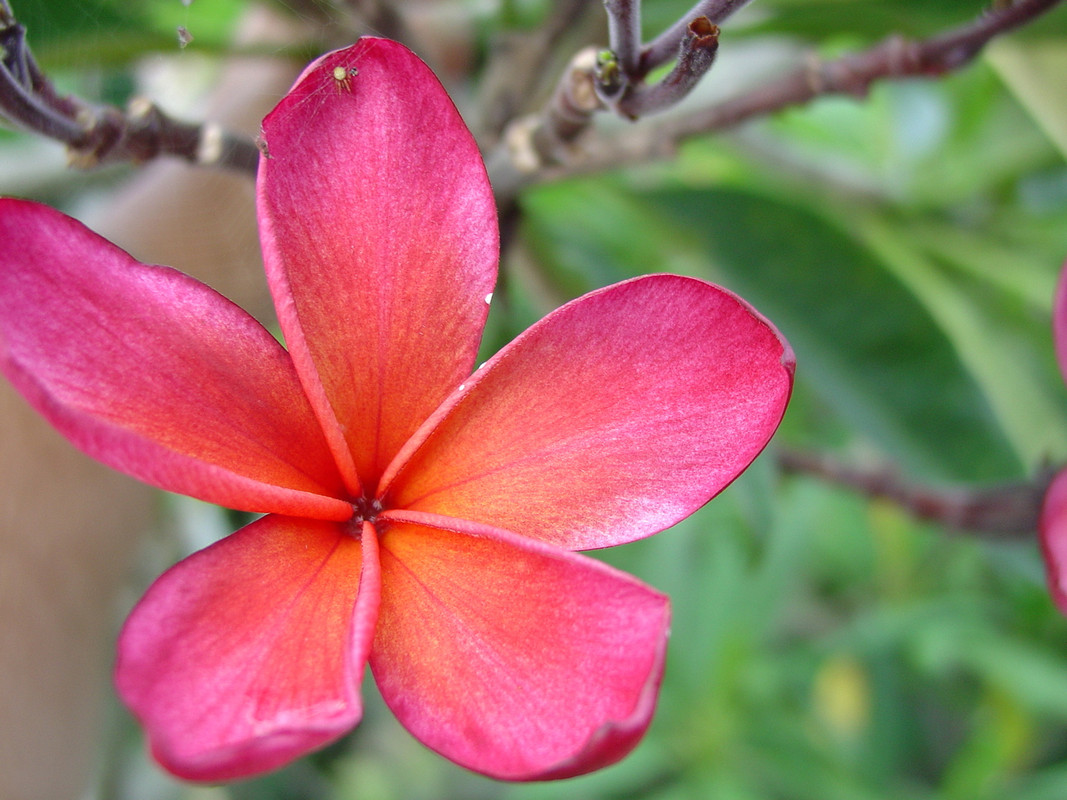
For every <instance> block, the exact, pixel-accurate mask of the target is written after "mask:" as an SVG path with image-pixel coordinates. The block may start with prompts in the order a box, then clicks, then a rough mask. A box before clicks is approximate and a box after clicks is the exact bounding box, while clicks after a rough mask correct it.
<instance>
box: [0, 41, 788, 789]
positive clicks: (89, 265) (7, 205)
mask: <svg viewBox="0 0 1067 800" xmlns="http://www.w3.org/2000/svg"><path fill="white" fill-rule="evenodd" d="M263 140H264V143H265V145H264V148H265V149H264V157H263V158H262V159H261V162H260V169H259V175H258V179H257V203H258V215H259V223H260V231H261V239H262V245H263V256H264V262H265V265H266V272H267V280H268V283H269V286H270V289H271V292H272V294H273V297H274V301H275V306H276V308H277V313H278V319H279V322H280V325H281V329H282V332H283V334H284V337H285V341H286V345H287V348H288V349H285V348H283V347H282V346H281V345H280V344H278V342H277V341H276V340H275V339H274V337H272V336H271V334H270V333H269V332H268V331H267V330H266V329H265V328H263V327H262V326H261V325H260V324H259V323H258V322H256V321H255V320H253V319H252V318H251V317H250V316H249V315H248V314H246V313H245V312H244V311H243V310H241V309H240V308H238V307H237V306H235V305H233V304H232V303H230V302H229V301H228V300H226V299H225V298H223V297H222V296H221V295H219V294H217V293H216V292H214V291H213V290H212V289H210V288H208V287H207V286H204V285H203V284H200V283H199V282H197V281H195V280H194V279H192V278H189V277H187V276H185V275H183V274H181V273H178V272H176V271H174V270H171V269H168V268H166V267H157V266H148V265H144V264H141V263H139V262H137V261H135V260H134V259H133V258H132V257H131V256H129V255H127V254H126V253H125V252H123V251H121V250H120V249H118V248H117V247H115V246H114V245H112V244H110V243H109V242H107V241H106V240H104V239H102V238H101V237H99V236H97V235H96V234H94V233H92V232H91V231H89V230H87V229H86V228H85V227H84V226H82V225H81V224H80V223H78V222H76V221H74V220H72V219H70V218H68V217H66V216H64V215H62V214H60V213H59V212H56V211H53V210H51V209H49V208H47V207H45V206H41V205H38V204H35V203H31V202H26V201H20V200H11V199H4V200H0V259H2V261H3V266H2V269H0V366H2V369H3V372H4V374H5V375H6V376H7V378H8V379H9V380H10V381H11V383H12V384H13V385H14V386H15V387H16V389H18V390H19V391H20V392H21V393H22V395H23V396H24V397H25V398H26V399H27V400H28V401H29V403H30V404H31V405H33V406H34V407H35V408H36V409H37V410H38V411H39V412H40V413H41V414H42V415H43V416H44V417H46V418H47V419H48V420H49V421H50V422H51V423H52V424H53V425H54V426H55V427H56V428H57V429H58V430H59V431H60V432H62V433H63V434H64V435H65V436H66V437H67V438H68V439H69V440H70V441H71V442H73V443H74V444H75V445H76V446H77V447H79V448H81V449H82V450H84V451H85V452H86V453H88V454H90V455H92V456H94V457H95V458H97V459H99V460H100V461H102V462H104V463H106V464H108V465H110V466H112V467H114V468H116V469H119V470H122V471H124V472H126V473H128V474H130V475H132V476H134V477H137V478H139V479H141V480H143V481H145V482H147V483H150V484H152V485H155V486H158V487H161V488H164V489H167V490H169V491H174V492H180V493H184V494H188V495H191V496H193V497H196V498H199V499H201V500H205V501H208V502H212V503H218V504H220V505H223V506H227V507H230V508H235V509H239V510H243V511H249V512H257V513H263V514H265V516H263V517H262V518H260V519H258V520H257V521H256V522H253V523H251V524H250V525H248V526H246V527H244V528H242V529H241V530H239V531H237V532H236V533H234V534H232V535H231V536H229V537H227V538H225V539H223V540H221V541H219V542H217V543H216V544H214V545H212V546H210V547H208V548H206V549H205V550H202V551H200V552H197V553H195V554H193V555H192V556H190V557H189V558H187V559H185V560H183V561H181V562H180V563H178V564H177V565H175V566H174V567H172V568H171V569H170V570H168V571H167V572H166V573H164V574H163V575H162V576H161V577H160V578H159V579H158V580H157V581H156V582H155V583H154V584H153V585H152V586H151V587H150V588H149V590H148V591H147V593H146V594H145V596H144V598H143V599H142V600H141V601H140V602H139V603H138V605H137V606H136V607H135V608H134V610H133V611H132V612H131V614H130V616H129V619H128V620H127V622H126V624H125V627H124V628H123V631H122V633H121V636H120V640H119V645H118V660H117V664H116V668H115V681H116V685H117V687H118V691H119V693H120V695H121V696H122V698H123V700H124V701H125V703H126V704H127V705H128V706H129V708H130V709H131V711H132V712H133V713H134V715H136V717H137V718H138V719H139V720H140V722H141V723H142V724H143V725H144V727H145V730H146V732H147V735H148V738H149V742H150V745H151V748H152V752H153V754H154V756H155V758H156V759H157V760H158V761H159V762H160V763H161V764H162V765H163V766H164V767H165V768H166V769H168V770H170V771H171V772H173V773H174V774H175V775H178V776H180V777H183V778H186V779H190V780H201V781H227V780H233V779H238V778H243V777H247V776H251V775H255V774H258V773H261V772H264V771H267V770H271V769H274V768H277V767H279V766H281V765H283V764H285V763H287V762H289V761H291V760H292V759H294V758H297V757H299V756H301V755H303V754H306V753H308V752H310V751H312V750H314V749H316V748H319V747H322V746H324V745H326V744H327V743H329V742H331V741H333V740H335V739H337V738H338V737H340V736H341V735H343V734H345V733H346V732H348V731H350V730H351V729H352V728H353V727H354V726H355V725H356V724H357V723H358V722H359V720H360V717H361V713H362V708H361V701H360V693H359V687H360V681H361V678H362V675H363V671H364V666H365V665H367V664H369V665H370V668H371V671H372V673H373V675H374V678H375V681H376V682H377V684H378V687H379V689H380V691H381V694H382V696H383V698H384V699H385V701H386V703H387V704H388V705H389V707H390V708H391V709H392V710H393V712H394V713H395V714H396V716H397V717H398V719H399V720H400V722H401V723H402V724H403V725H404V726H405V727H406V728H407V729H408V730H409V731H411V732H412V734H414V735H415V736H416V737H417V738H418V739H419V740H421V741H422V742H423V743H425V744H426V745H427V746H429V747H430V748H432V749H434V750H435V751H437V752H438V753H440V754H442V755H444V756H445V757H447V758H449V759H451V760H453V761H455V762H456V763H458V764H461V765H463V766H465V767H468V768H470V769H472V770H475V771H477V772H480V773H483V774H486V775H489V776H492V777H496V778H500V779H507V780H533V779H543V778H559V777H567V776H571V775H577V774H580V773H583V772H588V771H590V770H594V769H598V768H600V767H603V766H605V765H608V764H611V763H613V762H615V761H617V760H618V759H620V758H622V757H623V756H624V755H625V754H626V753H627V752H629V751H630V750H631V749H632V748H633V747H634V746H635V745H636V743H637V742H638V741H639V740H640V738H641V736H642V735H643V734H644V731H645V730H646V728H647V727H648V724H649V722H650V720H651V717H652V714H653V711H654V708H655V704H656V697H657V693H658V688H659V683H660V680H661V676H662V672H663V667H664V658H665V653H666V643H667V636H668V630H669V605H668V600H667V598H666V597H665V596H664V595H662V594H660V593H659V592H657V591H655V590H654V589H651V588H650V587H648V586H646V585H645V584H643V583H641V582H640V581H638V580H636V579H635V578H633V577H631V576H629V575H626V574H624V573H621V572H619V571H618V570H615V569H613V568H611V567H608V566H606V565H604V564H603V563H602V562H599V561H597V560H594V559H591V558H588V557H586V556H583V555H580V554H578V553H576V552H575V551H577V550H584V549H592V548H600V547H607V546H611V545H616V544H622V543H624V542H630V541H633V540H636V539H640V538H643V537H646V536H649V535H651V534H653V533H656V532H658V531H660V530H663V529H664V528H667V527H669V526H671V525H673V524H674V523H676V522H678V521H679V520H681V519H683V518H684V517H686V516H688V515H689V514H691V513H692V512H693V511H695V510H696V509H698V508H699V507H700V506H701V505H703V504H704V503H705V502H707V500H708V499H710V498H711V497H712V496H714V495H715V494H717V493H718V492H719V491H721V490H722V489H723V488H724V487H725V486H727V485H728V484H729V483H730V482H731V481H732V480H733V479H734V478H736V477H737V475H739V474H740V473H741V472H742V471H743V470H744V469H745V467H746V466H747V465H748V464H749V463H750V462H751V461H752V459H754V458H755V457H756V455H758V454H759V452H760V451H761V450H762V449H763V447H764V446H765V445H766V443H767V441H768V440H769V439H770V437H771V436H772V435H773V433H774V431H775V429H776V427H777V425H778V423H779V421H780V419H781V417H782V414H783V413H784V410H785V407H786V404H787V402H788V399H789V394H790V391H791V387H792V375H793V354H792V351H791V350H790V349H789V346H788V345H787V344H786V343H785V341H784V340H783V339H782V338H781V337H780V336H779V334H778V333H777V331H776V330H775V329H774V328H773V326H771V325H770V324H769V323H768V322H767V321H766V320H765V319H763V318H762V317H761V316H760V315H759V314H758V313H756V312H755V311H754V310H753V309H752V308H751V307H749V306H748V305H746V304H745V303H744V302H743V301H741V300H739V299H738V298H737V297H735V296H734V295H732V294H731V293H729V292H727V291H725V290H723V289H721V288H718V287H716V286H713V285H711V284H708V283H706V282H704V281H700V280H696V279H691V278H683V277H678V276H672V275H650V276H646V277H642V278H637V279H634V280H630V281H627V282H624V283H621V284H617V285H615V286H611V287H608V288H606V289H602V290H599V291H595V292H592V293H590V294H588V295H586V296H584V297H581V298H579V299H577V300H575V301H573V302H571V303H569V304H567V305H565V306H563V307H562V308H560V309H557V310H556V311H555V312H553V313H551V314H549V315H548V316H547V317H545V318H544V319H543V320H541V321H540V322H538V323H537V324H535V325H534V326H532V327H531V328H530V329H529V330H527V331H526V332H525V333H523V334H522V335H521V336H519V337H518V338H517V339H516V340H515V341H514V342H512V343H511V344H510V345H508V346H507V347H505V348H504V349H503V350H501V351H500V352H499V353H498V354H497V355H496V356H495V357H493V358H492V359H490V361H488V362H487V363H486V364H485V365H483V366H482V367H481V368H479V369H478V370H477V371H474V372H473V373H472V370H473V368H474V363H475V358H476V355H477V349H478V344H479V339H480V336H481V331H482V327H483V325H484V322H485V319H486V315H487V313H488V308H489V301H490V293H491V292H492V289H493V285H494V282H495V279H496V264H497V258H498V238H497V237H498V233H497V221H496V210H495V206H494V200H493V195H492V191H491V189H490V186H489V183H488V180H487V178H486V174H485V169H484V166H483V164H482V161H481V157H480V155H479V152H478V148H477V146H476V144H475V142H474V140H473V139H472V137H471V135H470V133H469V132H468V131H467V129H466V127H465V126H464V124H463V122H462V120H461V118H460V116H459V114H458V113H457V111H456V109H455V107H454V106H453V105H452V103H451V101H450V100H449V98H448V97H447V95H446V94H445V92H444V90H443V88H442V87H441V86H440V84H439V83H438V82H437V79H436V78H435V77H434V76H433V75H432V73H431V72H430V71H429V70H428V69H427V67H426V66H425V65H424V64H423V63H422V62H421V61H419V60H418V59H417V58H416V57H415V56H414V55H412V54H411V53H410V52H409V51H407V50H406V49H404V48H403V47H402V46H400V45H398V44H396V43H393V42H389V41H386V40H381V39H362V40H360V41H359V42H358V43H357V44H356V45H354V46H353V47H351V48H348V49H345V50H341V51H337V52H334V53H330V54H328V55H326V56H324V57H323V58H321V59H319V60H318V61H316V62H315V63H314V64H312V65H311V66H310V67H308V69H307V70H305V72H304V73H303V75H302V76H301V77H300V79H299V80H298V81H297V83H296V84H295V85H294V87H293V88H292V90H291V91H290V92H289V94H288V95H287V96H286V97H285V98H284V99H283V100H282V101H281V102H280V103H279V105H278V106H277V107H276V108H275V110H274V111H273V112H271V114H270V115H268V117H267V118H266V119H265V120H264V123H263ZM190 235H195V232H190Z"/></svg>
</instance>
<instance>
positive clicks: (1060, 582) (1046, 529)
mask: <svg viewBox="0 0 1067 800" xmlns="http://www.w3.org/2000/svg"><path fill="white" fill-rule="evenodd" d="M1052 340H1053V343H1054V344H1055V346H1056V360H1057V361H1058V362H1059V364H1060V372H1062V373H1063V376H1064V380H1067V264H1065V265H1064V269H1063V272H1062V273H1061V274H1060V280H1059V285H1058V286H1057V287H1056V296H1055V299H1054V300H1053V305H1052ZM1038 528H1039V532H1040V535H1041V550H1042V552H1043V553H1044V556H1045V571H1046V573H1047V575H1048V584H1049V590H1050V592H1051V593H1052V599H1053V601H1055V603H1056V605H1057V607H1059V609H1060V611H1062V612H1063V613H1064V614H1067V470H1063V471H1061V472H1060V473H1059V474H1058V475H1056V477H1054V478H1053V479H1052V483H1051V484H1050V485H1049V488H1048V490H1047V491H1046V492H1045V501H1044V503H1043V504H1042V508H1041V517H1040V520H1039V522H1038Z"/></svg>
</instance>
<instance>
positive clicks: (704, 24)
mask: <svg viewBox="0 0 1067 800" xmlns="http://www.w3.org/2000/svg"><path fill="white" fill-rule="evenodd" d="M718 51H719V28H718V26H717V25H713V24H712V23H711V21H710V20H709V19H708V18H707V17H697V18H696V19H694V20H693V21H692V22H690V23H689V25H688V26H687V27H686V30H685V36H684V38H683V39H682V42H681V45H680V46H679V51H678V54H677V55H678V60H677V62H675V65H674V69H672V70H671V71H670V74H668V75H667V77H666V78H664V79H663V80H662V81H660V82H659V83H657V84H655V85H654V86H638V87H635V88H634V90H633V91H631V92H628V93H626V94H624V95H623V96H622V99H621V100H620V101H619V102H618V103H617V104H616V110H617V111H618V112H619V113H620V114H623V115H625V116H628V117H631V118H633V119H637V118H638V117H643V116H647V115H648V114H652V113H655V112H656V111H661V110H663V109H665V108H670V107H671V106H673V105H675V104H676V103H678V102H680V101H681V100H682V99H683V98H684V97H685V96H686V95H688V94H689V93H690V92H691V91H692V90H693V88H694V87H695V86H696V85H697V83H699V82H700V79H701V78H703V77H704V75H705V73H707V71H708V70H709V69H711V65H712V64H714V63H715V54H716V53H717V52H718Z"/></svg>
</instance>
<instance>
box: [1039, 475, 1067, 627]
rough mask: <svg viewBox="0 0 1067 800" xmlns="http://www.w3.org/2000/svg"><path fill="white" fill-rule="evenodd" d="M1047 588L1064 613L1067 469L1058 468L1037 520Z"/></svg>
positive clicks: (1066, 594)
mask: <svg viewBox="0 0 1067 800" xmlns="http://www.w3.org/2000/svg"><path fill="white" fill-rule="evenodd" d="M1038 530H1039V531H1040V533H1041V551H1042V553H1043V554H1044V556H1045V572H1046V574H1047V576H1048V585H1049V591H1050V592H1051V594H1052V599H1053V601H1054V602H1055V603H1056V606H1057V607H1058V608H1059V609H1060V611H1062V612H1063V613H1064V614H1067V470H1065V471H1063V472H1060V473H1059V474H1058V475H1057V476H1056V477H1055V478H1054V479H1053V481H1052V484H1051V485H1050V486H1049V488H1048V491H1047V492H1046V493H1045V501H1044V504H1043V506H1042V508H1041V517H1040V521H1039V523H1038Z"/></svg>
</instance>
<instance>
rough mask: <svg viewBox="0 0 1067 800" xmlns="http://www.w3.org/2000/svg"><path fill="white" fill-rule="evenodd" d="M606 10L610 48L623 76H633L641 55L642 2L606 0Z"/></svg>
mask: <svg viewBox="0 0 1067 800" xmlns="http://www.w3.org/2000/svg"><path fill="white" fill-rule="evenodd" d="M604 10H605V11H607V12H608V47H610V48H611V50H612V52H614V53H615V58H616V59H618V62H619V66H620V67H622V71H623V74H625V75H632V74H634V73H635V72H636V71H637V60H638V58H639V57H640V55H641V0H604Z"/></svg>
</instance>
